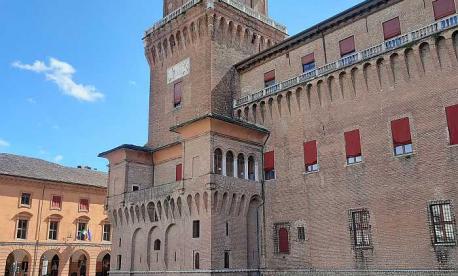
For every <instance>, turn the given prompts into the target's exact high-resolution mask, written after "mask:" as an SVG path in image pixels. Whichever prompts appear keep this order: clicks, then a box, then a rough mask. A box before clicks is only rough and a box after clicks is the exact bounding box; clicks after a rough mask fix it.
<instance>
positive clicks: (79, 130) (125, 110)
mask: <svg viewBox="0 0 458 276" xmlns="http://www.w3.org/2000/svg"><path fill="white" fill-rule="evenodd" d="M359 2H361V1H358V0H305V1H304V0H271V1H270V5H269V12H270V16H271V17H272V18H274V19H275V20H277V21H279V22H281V23H283V24H285V25H286V26H287V27H288V30H289V33H290V34H291V35H292V34H295V33H298V32H300V31H301V30H303V29H305V28H307V27H310V26H312V25H314V24H316V23H318V22H320V21H322V20H324V19H326V18H328V17H330V16H332V15H335V14H337V13H338V12H340V11H343V10H345V9H347V8H349V7H351V6H353V5H355V4H357V3H359ZM161 17H162V1H161V0H104V1H102V0H78V1H76V0H72V1H70V0H46V1H43V0H0V26H1V27H0V41H1V42H2V43H1V47H0V96H1V97H0V102H1V103H2V104H1V108H0V118H1V120H0V122H1V123H0V152H8V153H14V154H20V155H26V156H32V157H37V158H41V159H45V160H49V161H53V162H58V163H60V164H63V165H67V166H73V167H74V166H77V165H88V166H91V167H95V168H97V169H99V170H104V171H106V170H107V168H106V164H107V162H106V161H105V160H104V159H101V158H98V157H97V154H98V153H99V152H102V151H105V150H107V149H110V148H113V147H115V146H118V145H120V144H124V143H129V144H137V145H143V144H144V143H145V142H146V140H147V120H148V96H149V95H148V87H149V70H148V64H147V62H146V60H145V58H144V52H143V43H142V41H141V38H142V35H143V32H144V30H146V29H147V28H148V27H149V26H151V25H152V24H153V23H154V22H155V21H156V20H158V19H160V18H161Z"/></svg>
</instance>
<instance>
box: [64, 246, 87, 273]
mask: <svg viewBox="0 0 458 276" xmlns="http://www.w3.org/2000/svg"><path fill="white" fill-rule="evenodd" d="M68 276H88V257H87V255H86V254H85V253H84V252H83V251H77V252H75V253H73V255H72V256H71V257H70V269H69V270H68Z"/></svg>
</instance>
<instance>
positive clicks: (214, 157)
mask: <svg viewBox="0 0 458 276" xmlns="http://www.w3.org/2000/svg"><path fill="white" fill-rule="evenodd" d="M456 9H457V3H455V2H454V0H368V1H365V2H362V3H361V4H359V5H357V6H355V7H353V8H351V9H349V10H346V11H344V12H342V13H340V14H338V15H336V16H334V17H332V18H329V19H327V20H325V21H323V22H321V23H319V24H317V25H315V26H312V27H310V28H308V29H306V30H304V31H302V32H301V33H299V34H297V35H294V36H291V37H288V36H287V30H286V28H285V27H284V26H283V25H281V24H279V23H277V22H275V21H274V20H272V19H270V18H269V17H268V15H267V14H268V3H267V0H245V1H237V0H190V1H183V0H164V18H163V19H162V20H160V21H159V22H157V23H156V24H154V26H153V27H152V28H150V29H149V30H147V31H146V33H145V36H144V45H145V54H146V58H147V60H148V63H149V65H150V76H151V88H150V102H149V107H150V113H149V138H148V142H147V143H146V145H144V146H134V145H122V146H120V147H117V148H115V149H112V150H110V151H107V152H104V153H102V154H100V156H102V157H104V158H107V159H108V160H109V163H110V165H109V169H110V172H109V184H108V193H109V200H108V201H109V211H110V219H111V222H112V224H113V248H112V256H113V258H112V261H111V272H110V274H113V275H153V274H156V275H182V274H183V275H187V274H189V275H294V274H295V275H307V274H308V275H318V274H319V275H368V274H370V275H414V274H415V275H445V274H449V275H456V274H458V271H457V266H458V251H457V248H456V242H457V240H456V222H455V214H456V208H455V206H456V202H457V200H458V198H457V196H458V190H457V181H458V170H457V167H458V146H457V144H458V77H457V76H458V75H457V67H458V28H457V26H458V16H457V14H456ZM304 16H306V12H305V11H304ZM282 273H283V274H282Z"/></svg>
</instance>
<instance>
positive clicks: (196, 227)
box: [192, 220, 200, 239]
mask: <svg viewBox="0 0 458 276" xmlns="http://www.w3.org/2000/svg"><path fill="white" fill-rule="evenodd" d="M192 237H193V238H194V239H197V238H200V220H194V221H193V222H192Z"/></svg>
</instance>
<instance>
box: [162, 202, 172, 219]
mask: <svg viewBox="0 0 458 276" xmlns="http://www.w3.org/2000/svg"><path fill="white" fill-rule="evenodd" d="M163 206H164V216H165V219H168V218H169V216H170V213H169V212H170V205H169V200H168V199H164V205H163Z"/></svg>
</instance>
